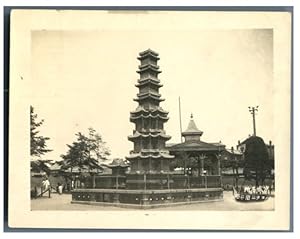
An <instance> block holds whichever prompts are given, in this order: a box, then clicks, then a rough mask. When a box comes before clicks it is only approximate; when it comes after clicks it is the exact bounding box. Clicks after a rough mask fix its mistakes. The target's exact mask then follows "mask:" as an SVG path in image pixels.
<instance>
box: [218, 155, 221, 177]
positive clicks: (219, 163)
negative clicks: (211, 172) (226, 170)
mask: <svg viewBox="0 0 300 239" xmlns="http://www.w3.org/2000/svg"><path fill="white" fill-rule="evenodd" d="M217 164H218V175H219V176H221V159H220V158H219V157H218V158H217Z"/></svg>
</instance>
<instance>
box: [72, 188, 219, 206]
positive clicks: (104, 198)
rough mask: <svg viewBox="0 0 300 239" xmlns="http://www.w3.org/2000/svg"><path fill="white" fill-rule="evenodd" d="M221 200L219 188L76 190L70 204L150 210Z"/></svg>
mask: <svg viewBox="0 0 300 239" xmlns="http://www.w3.org/2000/svg"><path fill="white" fill-rule="evenodd" d="M222 199H223V190H222V189H221V188H206V189H203V188H201V189H173V190H122V189H120V190H114V189H76V190H74V191H73V192H72V203H85V204H100V205H110V206H120V207H133V208H152V207H162V206H169V205H176V204H190V203H196V202H205V201H217V200H222Z"/></svg>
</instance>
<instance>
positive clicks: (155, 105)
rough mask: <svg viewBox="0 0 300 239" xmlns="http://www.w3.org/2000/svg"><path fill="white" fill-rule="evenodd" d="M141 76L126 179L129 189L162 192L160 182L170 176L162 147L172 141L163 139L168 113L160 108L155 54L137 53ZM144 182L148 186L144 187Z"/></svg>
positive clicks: (164, 150)
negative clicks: (152, 189) (153, 189)
mask: <svg viewBox="0 0 300 239" xmlns="http://www.w3.org/2000/svg"><path fill="white" fill-rule="evenodd" d="M137 59H138V60H140V65H139V70H138V71H137V73H139V74H140V78H139V79H138V82H137V84H136V85H135V86H136V87H137V88H138V89H139V92H138V94H137V98H135V99H134V100H135V101H136V102H138V107H137V108H136V110H135V111H133V112H131V113H130V122H132V123H134V124H135V129H134V130H133V134H132V135H130V136H128V140H130V141H132V142H133V144H134V149H133V150H132V151H131V152H130V155H129V156H128V157H127V160H129V161H130V173H129V175H128V178H127V185H128V188H132V189H134V188H136V189H141V188H145V187H147V189H151V188H162V187H163V186H162V184H161V181H160V180H159V178H160V177H161V176H163V175H166V174H169V173H170V160H171V159H173V158H174V156H172V155H170V154H169V151H168V150H166V148H165V143H166V141H167V140H169V139H170V138H171V136H169V135H166V132H165V130H164V123H165V122H167V121H168V112H167V111H165V110H163V109H162V108H161V107H160V102H162V101H164V99H162V98H161V95H160V94H159V88H160V87H162V84H161V83H160V80H159V79H158V74H159V73H161V71H160V70H159V66H158V65H157V61H158V60H159V56H158V53H156V52H154V51H152V50H150V49H148V50H146V51H143V52H141V53H139V57H138V58H137ZM146 181H147V185H146Z"/></svg>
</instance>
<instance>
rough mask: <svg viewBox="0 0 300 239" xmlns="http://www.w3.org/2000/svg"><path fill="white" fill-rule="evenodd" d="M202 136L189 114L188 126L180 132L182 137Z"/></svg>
mask: <svg viewBox="0 0 300 239" xmlns="http://www.w3.org/2000/svg"><path fill="white" fill-rule="evenodd" d="M202 134H203V132H202V131H201V130H199V129H198V128H197V126H196V123H195V121H194V119H193V114H191V119H190V122H189V125H188V127H187V129H186V130H185V131H184V132H182V135H183V136H187V135H199V136H201V135H202Z"/></svg>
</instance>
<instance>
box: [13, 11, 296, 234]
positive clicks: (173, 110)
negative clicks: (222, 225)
mask: <svg viewBox="0 0 300 239" xmlns="http://www.w3.org/2000/svg"><path fill="white" fill-rule="evenodd" d="M20 13H22V12H19V14H18V13H17V12H16V14H15V17H16V18H15V22H17V20H18V21H20V19H21V14H20ZM23 14H25V15H26V14H33V15H35V13H34V12H31V13H30V12H28V11H27V12H26V11H25V12H23ZM42 14H43V11H38V12H36V15H37V16H39V17H41V16H42V17H41V19H42V21H41V22H42V24H41V25H42V26H41V27H40V26H39V27H36V26H34V27H32V28H31V29H30V32H29V33H28V34H29V37H28V38H27V39H26V41H27V43H26V44H27V46H30V47H29V48H27V50H26V52H27V53H28V54H29V55H30V57H29V58H28V60H29V62H27V63H26V69H28V75H27V76H26V75H23V74H24V73H22V71H19V72H18V73H17V74H16V76H17V81H19V82H21V83H20V84H23V86H24V88H22V90H21V89H18V93H20V95H18V97H19V98H18V99H17V100H16V102H18V101H22V99H23V100H24V101H23V102H22V103H21V104H22V107H23V109H22V112H23V113H25V114H26V115H23V117H27V119H26V121H25V122H26V124H28V125H27V126H26V127H27V128H26V129H25V132H27V136H26V141H27V142H26V145H27V147H28V152H29V151H30V154H28V156H26V157H25V159H27V160H28V161H27V162H25V163H26V164H27V167H26V169H27V170H28V172H26V173H25V175H26V177H27V178H28V179H26V181H27V182H28V184H29V185H28V188H25V190H24V192H26V193H27V195H28V196H29V195H30V198H29V200H28V202H29V211H30V212H31V213H35V212H37V213H41V212H42V213H43V212H47V211H51V212H55V213H60V212H61V213H63V211H71V212H72V211H74V212H75V211H77V212H78V211H80V212H82V211H85V212H88V213H93V212H100V213H101V212H108V211H111V212H114V213H116V212H124V213H126V212H130V213H135V212H137V213H142V214H144V213H145V212H147V213H154V214H155V215H156V213H166V212H175V213H176V212H183V211H185V212H191V213H193V212H198V213H201V212H203V213H214V212H217V213H220V214H222V213H232V212H233V213H234V212H238V213H241V214H239V215H245V216H246V215H250V214H251V213H256V215H260V213H264V212H266V213H274V214H276V213H277V212H278V210H280V211H282V208H283V207H282V206H281V205H278V201H277V200H276V199H277V198H278V195H280V197H283V198H285V199H286V200H287V201H289V200H290V199H289V198H290V197H289V187H290V183H289V181H288V179H289V177H287V178H286V180H287V181H280V180H284V177H282V178H281V179H279V178H278V176H277V174H279V175H281V174H282V173H281V171H280V170H282V169H284V168H285V169H288V170H289V161H290V157H289V154H290V152H289V147H290V142H289V141H288V140H286V139H288V136H289V132H290V131H289V130H290V128H289V127H290V125H289V109H290V102H289V99H290V98H289V97H290V92H289V90H288V89H289V86H290V82H291V79H290V78H289V77H286V78H285V79H283V78H281V79H278V76H277V74H278V73H279V74H280V73H282V72H283V70H285V71H286V72H287V73H288V72H289V70H290V68H289V67H290V62H289V57H288V53H289V52H288V51H289V50H290V47H286V48H284V49H283V48H282V50H283V51H284V54H286V55H283V56H284V57H286V58H282V57H281V60H286V61H287V62H285V64H284V66H285V67H286V68H284V69H283V70H282V69H279V68H277V67H278V58H275V56H276V57H277V56H278V52H276V49H277V48H276V46H278V45H277V44H282V42H281V41H280V40H279V41H278V39H279V38H278V35H275V34H278V31H277V29H276V28H274V27H271V26H268V25H267V24H266V23H265V22H266V21H265V20H266V18H268V19H269V20H268V21H267V23H270V22H271V23H272V24H275V25H276V24H277V21H278V22H280V23H282V21H285V22H284V23H285V25H284V27H285V28H284V29H285V30H287V31H286V33H287V34H288V33H290V32H289V27H290V25H289V24H290V21H289V19H290V18H289V14H288V13H285V14H283V15H282V18H279V20H277V18H274V22H272V19H273V18H272V17H273V15H272V13H266V14H267V15H268V17H266V15H263V13H261V14H259V13H257V14H258V17H257V18H256V20H257V21H258V23H261V26H260V24H253V26H250V27H249V25H247V24H248V23H253V22H254V20H253V17H251V16H248V15H247V13H232V14H230V13H225V14H223V15H222V14H221V13H220V14H218V13H212V12H203V13H202V12H193V13H187V12H186V13H182V12H159V11H153V12H143V11H141V12H140V11H137V12H135V11H129V12H128V13H126V12H125V13H120V12H118V11H94V12H88V11H61V12H59V13H58V12H56V13H53V11H47V14H45V15H42ZM48 14H49V15H48ZM189 14H190V15H189ZM237 14H240V15H241V16H242V18H240V19H243V18H245V19H244V21H245V22H244V23H243V24H244V27H243V24H237V23H236V21H234V20H233V19H235V17H236V15H237ZM250 15H251V14H250ZM47 16H49V17H51V18H49V19H51V20H52V21H53V22H54V23H55V24H54V23H53V22H52V23H50V25H49V27H45V26H46V24H45V26H43V21H45V22H46V19H47ZM84 16H86V17H90V18H89V20H86V18H84ZM213 16H215V17H216V18H215V21H216V23H215V22H211V21H210V17H213ZM252 16H253V15H252ZM270 16H271V17H270ZM17 17H18V18H17ZM76 17H78V18H77V19H76V20H75V22H81V25H80V27H78V25H76V24H75V22H74V24H72V23H71V19H73V18H76ZM80 17H82V18H81V20H80ZM246 17H249V19H250V21H249V19H248V18H246ZM276 17H278V16H276ZM178 18H181V19H182V20H181V21H180V20H178ZM197 18H198V20H206V24H205V22H203V21H202V23H201V24H202V25H201V26H200V25H199V26H200V27H197V26H198V24H197V21H195V22H193V19H197ZM49 19H48V20H49ZM91 19H98V20H95V21H93V20H91ZM109 19H112V20H111V22H110V21H108V20H109ZM246 19H248V20H246ZM259 19H261V22H259ZM85 20H86V22H85ZM227 20H228V22H226V21H227ZM251 21H252V22H251ZM89 22H93V26H92V27H91V26H90V25H89V24H88V23H89ZM189 22H192V23H191V24H188V23H189ZM224 22H225V24H224ZM241 22H243V21H241ZM13 23H14V21H13ZM47 23H48V22H47ZM160 23H161V25H160ZM226 23H227V25H226ZM246 23H247V24H246ZM255 23H257V22H255ZM18 24H19V22H18ZM35 24H36V23H34V24H33V25H35ZM97 24H98V25H97ZM223 24H224V25H225V26H224V25H223ZM37 25H39V24H37ZM57 26H59V27H57ZM95 26H96V27H95ZM203 26H205V27H203ZM223 26H224V27H223ZM280 27H282V26H280ZM275 36H276V37H275ZM279 36H281V35H279ZM283 39H284V40H288V39H290V35H283ZM13 46H14V45H13V44H12V47H13ZM286 49H287V50H286ZM276 54H277V55H276ZM280 54H281V53H280ZM287 59H288V60H287ZM12 67H13V66H12ZM278 69H279V71H278ZM280 71H281V72H280ZM285 76H288V74H286V75H285ZM11 80H14V79H11ZM279 81H280V82H279ZM18 84H19V83H18ZM12 85H13V84H12ZM278 86H282V88H280V87H278ZM12 90H14V89H12ZM277 102H281V104H279V105H278V104H277ZM12 103H14V102H12ZM283 110H284V111H285V112H287V113H286V114H285V112H284V111H283ZM279 111H280V112H279ZM278 115H280V117H285V118H284V119H282V120H280V121H279V118H278ZM282 122H286V125H282V124H281V123H282ZM26 124H25V125H26ZM278 125H280V126H281V127H278ZM280 137H282V139H284V140H286V141H285V144H282V139H281V140H278V138H280ZM29 149H30V150H29ZM282 153H284V154H286V155H287V156H286V157H282ZM23 159H24V158H23ZM282 165H283V166H282ZM13 166H14V165H13ZM286 173H287V176H288V175H289V171H286ZM282 185H283V186H282ZM284 187H285V188H284ZM283 188H284V189H283ZM27 195H24V197H27ZM281 199H282V198H281ZM276 210H277V211H276ZM285 210H286V211H285V213H286V215H288V213H289V212H288V208H286V209H285ZM248 213H249V214H248ZM223 215H225V214H223ZM261 215H262V214H261ZM268 215H270V214H268ZM276 215H277V214H276ZM285 223H286V222H285ZM199 226H200V228H201V225H199ZM242 227H243V228H247V225H243V226H242ZM266 228H268V227H266Z"/></svg>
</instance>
